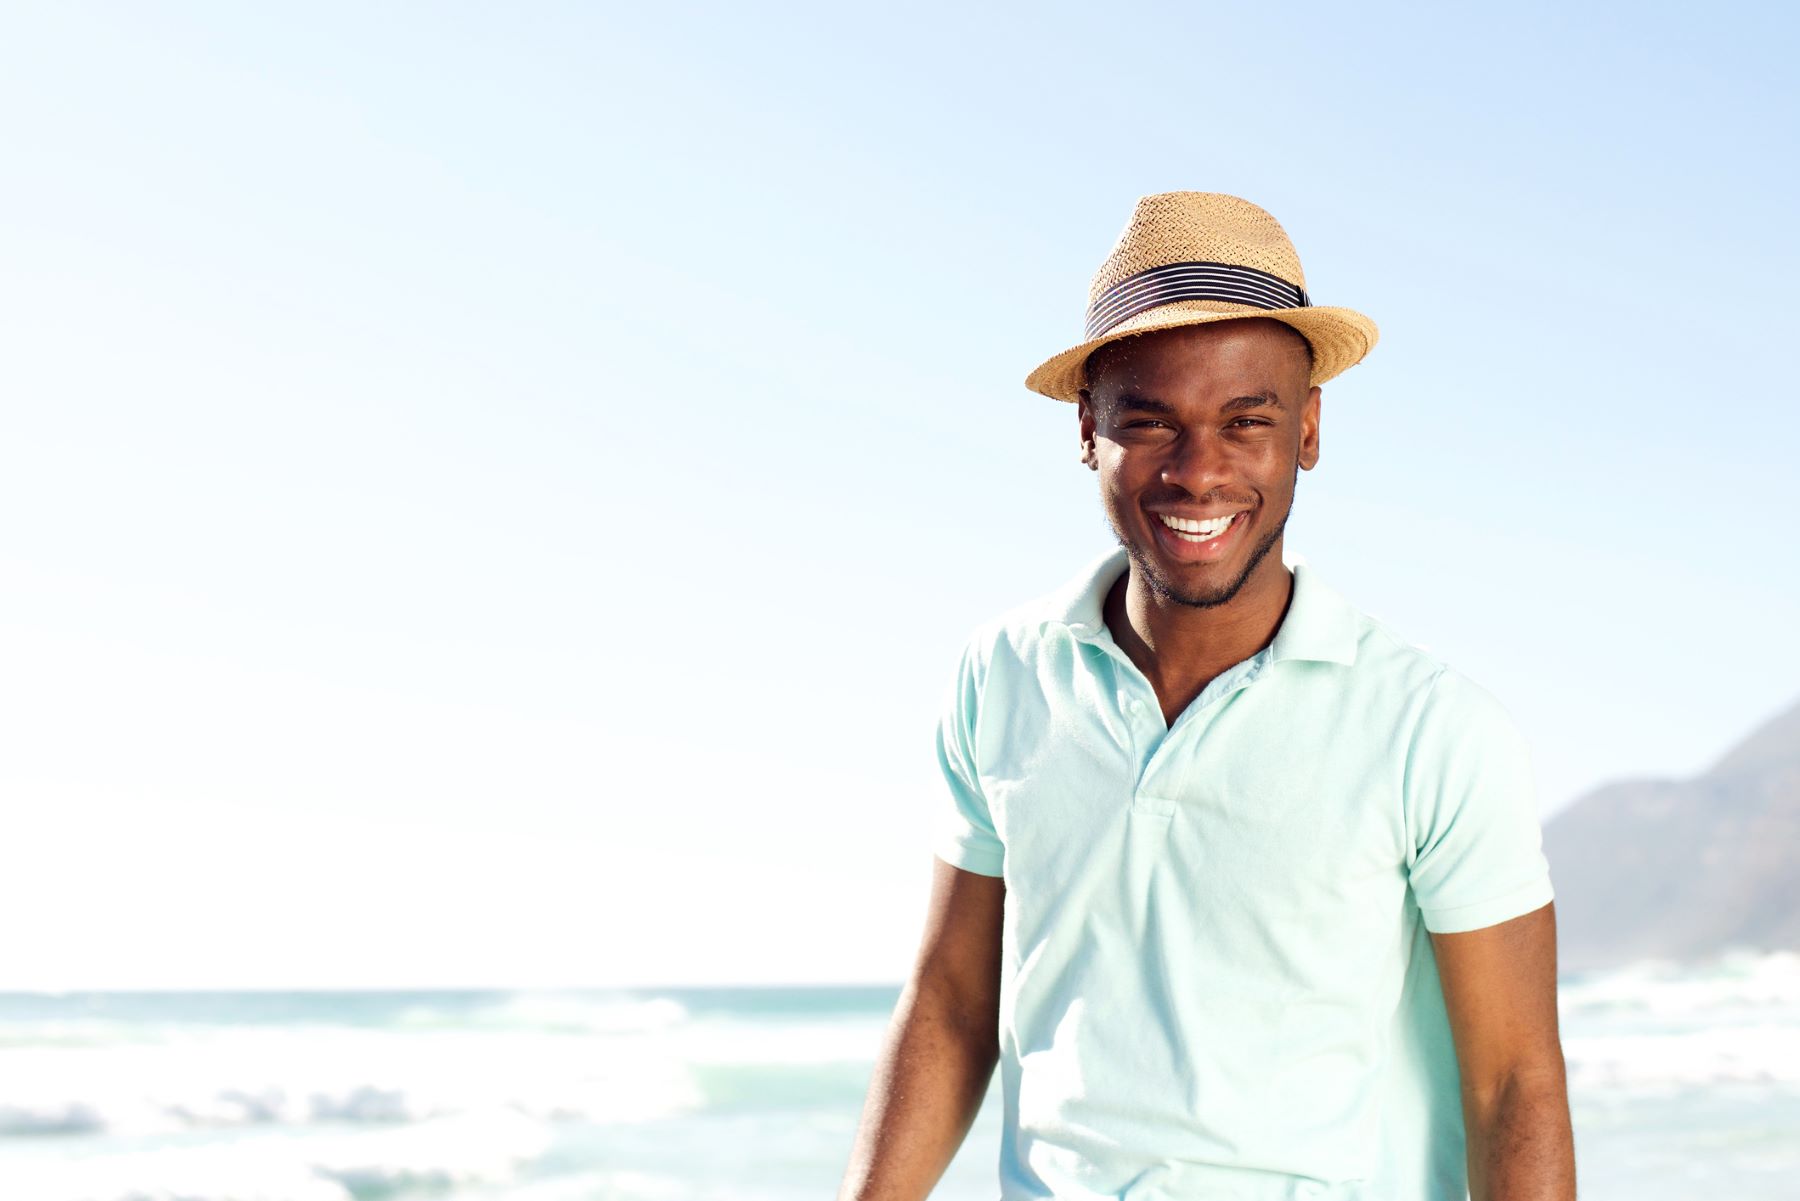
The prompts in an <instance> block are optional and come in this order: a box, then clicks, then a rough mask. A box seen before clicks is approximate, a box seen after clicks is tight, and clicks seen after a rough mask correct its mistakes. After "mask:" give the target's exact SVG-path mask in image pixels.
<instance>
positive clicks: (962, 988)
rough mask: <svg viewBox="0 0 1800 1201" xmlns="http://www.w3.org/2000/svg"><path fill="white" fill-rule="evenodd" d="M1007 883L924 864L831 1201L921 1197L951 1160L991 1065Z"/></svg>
mask: <svg viewBox="0 0 1800 1201" xmlns="http://www.w3.org/2000/svg"><path fill="white" fill-rule="evenodd" d="M1005 897H1006V886H1005V884H1004V883H1003V882H1002V881H1001V879H1000V877H998V876H983V875H978V874H976V873H974V872H967V871H963V870H962V869H961V868H957V867H952V866H951V865H950V864H948V863H945V862H944V861H943V860H941V859H933V861H932V877H931V901H930V905H929V907H928V913H927V916H926V921H925V933H924V937H923V939H922V940H921V942H920V946H919V954H918V959H917V961H916V962H915V963H914V965H913V972H912V977H911V979H909V980H908V981H907V983H906V988H905V989H904V990H903V991H902V993H901V995H900V1003H899V1004H898V1005H897V1006H896V1007H895V1009H894V1017H893V1022H892V1024H891V1025H890V1026H889V1028H888V1035H887V1042H886V1044H885V1045H884V1047H883V1049H882V1053H881V1056H880V1058H879V1059H878V1060H877V1061H876V1064H875V1074H874V1079H873V1081H872V1082H871V1083H870V1086H869V1096H868V1100H867V1101H866V1102H865V1104H864V1105H863V1112H862V1123H861V1125H860V1127H859V1128H858V1130H857V1135H856V1144H855V1146H854V1148H853V1149H852V1151H851V1153H850V1167H849V1170H848V1171H847V1172H846V1173H845V1176H844V1182H843V1185H842V1186H841V1187H840V1188H839V1190H838V1201H924V1199H925V1198H926V1197H928V1196H929V1195H930V1193H931V1190H932V1189H933V1188H934V1187H936V1185H937V1182H938V1180H939V1179H940V1178H941V1177H942V1176H943V1174H944V1169H946V1168H948V1167H949V1166H950V1161H951V1160H952V1159H954V1158H955V1157H956V1152H957V1149H958V1148H959V1147H961V1146H962V1142H963V1139H964V1138H965V1137H966V1136H967V1135H968V1133H969V1127H970V1126H972V1125H973V1124H974V1122H975V1115H976V1114H977V1113H979V1112H980V1110H981V1102H982V1099H983V1098H984V1097H985V1096H986V1095H987V1089H988V1082H989V1080H991V1079H992V1077H993V1074H994V1065H995V1064H996V1063H997V1062H998V1061H999V1054H1000V1053H999V1027H1000V938H1001V915H1002V912H1003V910H1004V907H1005Z"/></svg>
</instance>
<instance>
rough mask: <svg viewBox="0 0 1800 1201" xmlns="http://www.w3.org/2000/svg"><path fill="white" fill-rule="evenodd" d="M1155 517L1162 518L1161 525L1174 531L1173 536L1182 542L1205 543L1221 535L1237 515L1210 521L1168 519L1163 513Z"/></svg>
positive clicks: (1179, 518)
mask: <svg viewBox="0 0 1800 1201" xmlns="http://www.w3.org/2000/svg"><path fill="white" fill-rule="evenodd" d="M1157 516H1158V517H1160V518H1162V523H1163V524H1164V525H1166V526H1168V527H1169V528H1170V529H1172V530H1174V531H1175V536H1176V537H1177V538H1180V539H1181V540H1182V541H1184V542H1207V541H1210V540H1211V539H1214V538H1217V537H1218V536H1219V535H1220V534H1223V533H1224V532H1225V527H1226V526H1228V525H1230V524H1231V521H1232V518H1234V517H1236V516H1237V514H1236V513H1232V514H1230V515H1229V516H1226V517H1215V518H1213V519H1212V520H1211V521H1193V520H1190V519H1189V518H1186V517H1170V516H1168V515H1167V514H1164V513H1158V514H1157Z"/></svg>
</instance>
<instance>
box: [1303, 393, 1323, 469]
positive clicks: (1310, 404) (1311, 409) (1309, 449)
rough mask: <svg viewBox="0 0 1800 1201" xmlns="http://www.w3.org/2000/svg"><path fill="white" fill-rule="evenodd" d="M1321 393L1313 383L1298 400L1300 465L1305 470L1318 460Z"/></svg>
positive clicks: (1311, 467)
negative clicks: (1300, 399) (1303, 397)
mask: <svg viewBox="0 0 1800 1201" xmlns="http://www.w3.org/2000/svg"><path fill="white" fill-rule="evenodd" d="M1323 395H1324V393H1322V392H1321V391H1320V390H1319V385H1317V384H1314V385H1313V386H1312V391H1310V392H1308V393H1307V394H1306V399H1305V400H1303V401H1301V402H1300V466H1301V467H1303V468H1305V469H1306V470H1307V471H1311V470H1312V469H1313V467H1314V466H1315V465H1317V463H1318V461H1319V401H1320V398H1321V397H1322V396H1323Z"/></svg>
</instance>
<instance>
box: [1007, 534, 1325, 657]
mask: <svg viewBox="0 0 1800 1201" xmlns="http://www.w3.org/2000/svg"><path fill="white" fill-rule="evenodd" d="M1130 562H1131V560H1130V556H1129V555H1127V554H1126V551H1125V548H1124V547H1122V546H1120V547H1115V548H1114V549H1112V550H1109V551H1107V552H1106V553H1105V554H1103V555H1100V556H1099V557H1098V558H1095V559H1093V560H1091V561H1090V562H1089V563H1088V564H1087V565H1086V566H1084V567H1083V568H1082V569H1081V571H1080V572H1078V573H1077V574H1076V575H1075V577H1074V578H1073V579H1071V580H1070V581H1069V582H1068V583H1066V584H1064V585H1063V586H1062V587H1060V588H1058V589H1056V590H1055V591H1054V592H1052V593H1050V594H1049V596H1048V597H1046V598H1045V600H1044V604H1043V608H1042V611H1041V612H1042V617H1041V620H1040V623H1039V624H1040V626H1042V625H1061V626H1066V627H1067V628H1068V629H1069V632H1070V633H1072V634H1073V635H1074V636H1075V637H1077V638H1080V639H1081V640H1083V641H1093V640H1095V639H1097V638H1099V637H1100V636H1101V635H1102V634H1103V633H1106V634H1108V635H1109V636H1110V632H1109V631H1107V630H1106V617H1105V612H1104V606H1105V604H1106V594H1107V593H1108V592H1110V591H1111V590H1112V586H1113V584H1114V583H1115V582H1117V580H1118V578H1119V577H1120V576H1121V575H1123V574H1124V573H1125V572H1126V571H1127V570H1129V568H1130ZM1291 566H1292V571H1293V573H1294V595H1293V598H1292V599H1291V600H1290V601H1289V602H1288V611H1287V615H1286V616H1285V617H1283V618H1282V620H1281V626H1280V628H1278V629H1277V630H1276V631H1275V639H1274V641H1273V642H1271V643H1270V644H1269V652H1270V655H1269V657H1270V659H1271V661H1277V662H1278V661H1280V660H1282V659H1315V660H1319V661H1321V662H1327V663H1354V662H1356V640H1357V622H1356V611H1355V610H1354V609H1352V608H1351V607H1350V604H1349V602H1347V601H1345V600H1344V598H1343V597H1342V596H1340V595H1338V593H1337V591H1336V590H1335V589H1333V588H1331V587H1330V586H1329V585H1328V584H1326V583H1325V581H1324V580H1322V579H1320V578H1319V576H1318V574H1317V572H1316V571H1315V570H1314V569H1313V568H1312V567H1311V566H1310V565H1309V564H1307V563H1306V562H1305V561H1304V560H1296V561H1295V562H1294V563H1293V564H1292V565H1291Z"/></svg>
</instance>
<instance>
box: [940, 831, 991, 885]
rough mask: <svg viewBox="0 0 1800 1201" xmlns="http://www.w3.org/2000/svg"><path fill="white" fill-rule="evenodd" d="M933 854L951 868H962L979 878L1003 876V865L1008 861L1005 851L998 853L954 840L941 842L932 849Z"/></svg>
mask: <svg viewBox="0 0 1800 1201" xmlns="http://www.w3.org/2000/svg"><path fill="white" fill-rule="evenodd" d="M931 853H932V854H934V855H936V856H937V857H938V858H939V859H942V860H943V861H944V862H945V863H948V864H949V865H950V866H951V867H960V868H962V869H963V870H964V871H966V872H974V873H975V874H976V875H978V876H998V875H1002V874H1004V873H1003V870H1002V865H1003V864H1004V863H1005V861H1006V852H1005V851H996V850H993V849H991V848H988V847H977V846H965V845H963V844H962V843H959V842H956V841H954V840H951V841H948V842H940V843H939V844H938V845H937V846H935V847H933V848H932V851H931Z"/></svg>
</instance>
